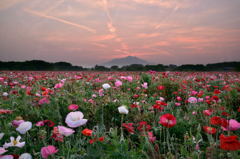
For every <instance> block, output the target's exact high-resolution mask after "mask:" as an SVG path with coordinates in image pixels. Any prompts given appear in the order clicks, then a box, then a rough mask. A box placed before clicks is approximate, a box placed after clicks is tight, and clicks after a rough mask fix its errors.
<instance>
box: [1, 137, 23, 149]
mask: <svg viewBox="0 0 240 159" xmlns="http://www.w3.org/2000/svg"><path fill="white" fill-rule="evenodd" d="M20 140H21V136H18V137H17V138H16V139H15V138H14V137H12V136H11V137H10V142H9V143H5V144H4V145H3V147H4V148H8V147H20V148H21V147H23V146H24V145H25V142H20Z"/></svg>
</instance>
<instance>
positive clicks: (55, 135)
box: [51, 127, 64, 142]
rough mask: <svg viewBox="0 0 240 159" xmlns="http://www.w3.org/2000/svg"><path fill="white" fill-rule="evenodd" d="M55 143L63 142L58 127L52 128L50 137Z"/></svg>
mask: <svg viewBox="0 0 240 159" xmlns="http://www.w3.org/2000/svg"><path fill="white" fill-rule="evenodd" d="M51 137H52V138H53V139H54V140H55V141H60V142H63V138H64V136H63V135H62V134H60V133H59V131H58V127H54V128H53V132H52V136H51Z"/></svg>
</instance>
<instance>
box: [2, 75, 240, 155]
mask: <svg viewBox="0 0 240 159" xmlns="http://www.w3.org/2000/svg"><path fill="white" fill-rule="evenodd" d="M239 121H240V73H235V72H198V73H193V72H154V71H149V72H1V73H0V159H13V158H14V159H15V158H19V159H31V158H33V159H40V158H45V159H46V158H52V159H53V158H54V159H165V158H169V159H177V158H182V159H185V158H187V159H195V158H196V159H198V158H199V159H201V158H203V159H205V158H207V159H213V158H216V159H221V158H231V159H238V158H240V139H239V137H240V131H239V130H240V122H239Z"/></svg>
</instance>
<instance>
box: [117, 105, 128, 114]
mask: <svg viewBox="0 0 240 159" xmlns="http://www.w3.org/2000/svg"><path fill="white" fill-rule="evenodd" d="M118 111H119V113H120V114H128V109H127V107H126V106H125V105H122V106H120V107H118Z"/></svg>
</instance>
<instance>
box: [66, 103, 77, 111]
mask: <svg viewBox="0 0 240 159" xmlns="http://www.w3.org/2000/svg"><path fill="white" fill-rule="evenodd" d="M78 108H79V106H78V105H76V104H71V105H69V106H68V110H77V109H78Z"/></svg>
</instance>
